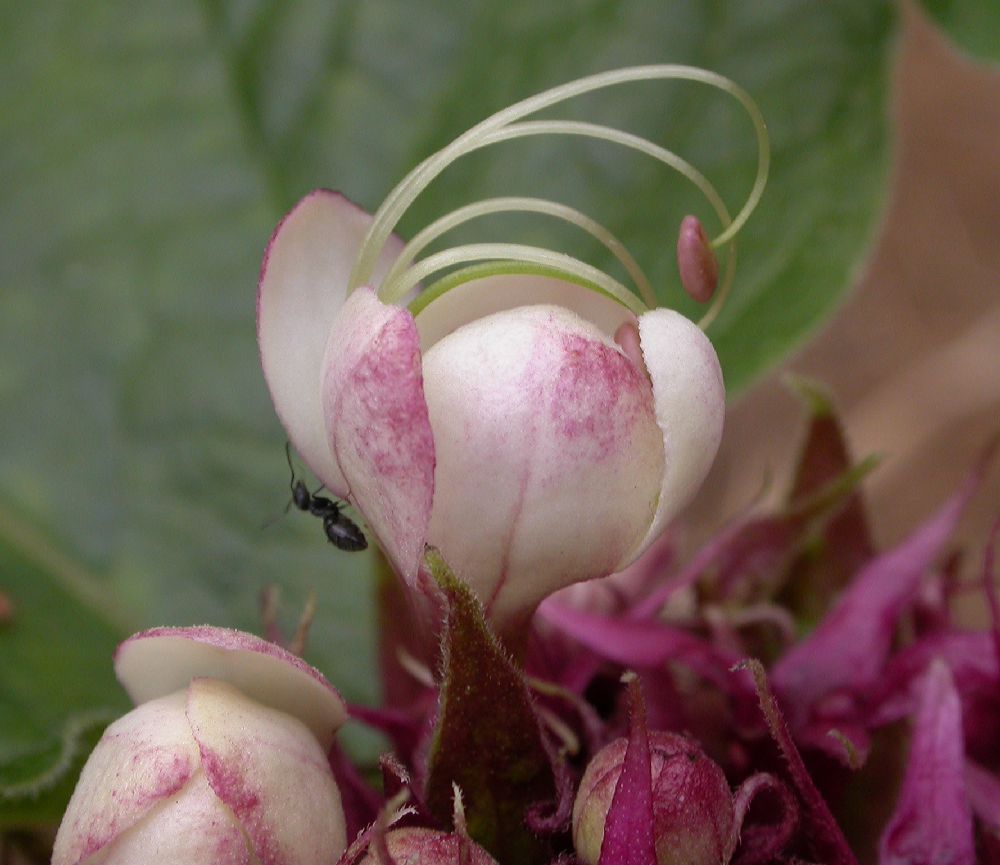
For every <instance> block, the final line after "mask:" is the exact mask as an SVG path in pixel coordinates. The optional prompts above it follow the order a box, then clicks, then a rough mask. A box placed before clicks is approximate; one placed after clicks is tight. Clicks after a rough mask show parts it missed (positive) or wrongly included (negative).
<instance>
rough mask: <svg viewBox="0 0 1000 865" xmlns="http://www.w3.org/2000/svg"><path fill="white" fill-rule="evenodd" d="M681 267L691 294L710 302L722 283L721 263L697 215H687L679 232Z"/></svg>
mask: <svg viewBox="0 0 1000 865" xmlns="http://www.w3.org/2000/svg"><path fill="white" fill-rule="evenodd" d="M677 267H678V268H679V270H680V272H681V284H682V285H683V286H684V291H686V292H687V293H688V296H690V297H691V298H693V299H694V300H696V301H698V303H708V302H709V301H710V300H711V299H712V295H714V294H715V287H716V286H717V285H718V283H719V265H718V262H716V260H715V253H714V252H712V246H711V244H710V243H709V242H708V238H707V237H706V236H705V229H704V228H702V225H701V222H700V221H699V219H698V217H697V216H685V217H684V219H683V221H682V222H681V230H680V233H679V234H678V235H677Z"/></svg>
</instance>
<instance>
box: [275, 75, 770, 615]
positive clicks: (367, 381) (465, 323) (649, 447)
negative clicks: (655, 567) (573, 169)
mask: <svg viewBox="0 0 1000 865" xmlns="http://www.w3.org/2000/svg"><path fill="white" fill-rule="evenodd" d="M655 78H682V79H687V80H693V81H698V82H701V83H703V84H709V85H712V86H714V87H717V88H721V89H723V90H725V91H727V92H728V93H730V94H731V95H733V96H734V97H735V98H737V99H738V100H739V101H740V102H741V104H743V105H744V107H746V108H747V110H748V112H749V113H750V115H751V117H752V119H753V120H754V122H755V124H756V126H757V130H758V139H759V141H760V143H761V163H760V171H759V175H758V182H757V183H756V184H755V186H754V188H753V190H752V192H751V195H750V198H749V199H748V201H747V204H746V205H745V206H744V208H743V210H742V211H741V213H740V214H738V215H737V217H736V219H735V220H730V218H729V215H728V213H726V212H725V208H721V210H718V213H719V218H720V221H721V222H722V223H723V225H724V231H723V233H722V234H721V235H720V236H719V237H717V238H715V239H714V241H712V243H713V244H719V243H725V242H726V241H728V240H729V239H730V238H731V237H732V236H733V235H734V234H735V233H736V231H737V230H738V229H739V227H740V226H741V225H742V223H743V221H744V220H745V219H746V217H747V216H748V215H749V212H750V210H752V208H753V206H754V205H755V203H756V200H757V198H758V197H759V195H760V191H761V189H762V187H763V182H764V177H765V175H766V166H767V156H766V139H765V138H764V133H763V125H762V123H761V122H760V120H759V114H758V113H757V110H756V108H755V107H754V106H753V103H752V102H751V101H750V100H749V97H747V96H746V94H745V93H744V92H743V91H742V90H740V89H739V88H737V87H736V86H735V85H733V84H731V83H730V82H728V81H726V80H725V79H722V78H720V77H719V76H715V75H713V74H711V73H707V72H704V71H702V70H694V69H689V68H687V67H672V66H662V67H661V66H653V67H641V68H633V69H624V70H618V71H616V72H611V73H605V74H603V75H597V76H592V77H590V78H584V79H580V80H579V81H576V82H572V83H571V84H568V85H564V86H563V87H559V88H555V89H554V90H551V91H547V92H545V93H542V94H540V95H538V96H536V97H533V98H531V99H528V100H525V101H524V102H522V103H518V104H517V105H514V106H512V107H510V108H508V109H506V110H504V111H502V112H500V113H498V114H496V115H494V116H493V117H490V118H488V119H487V120H485V121H483V122H482V123H480V124H479V125H477V126H475V127H473V128H472V129H471V130H469V131H468V132H467V133H465V134H464V135H462V136H460V137H459V138H458V139H456V140H455V141H454V142H453V143H452V144H450V145H449V146H447V147H445V148H444V149H443V150H441V151H439V152H438V153H436V154H434V155H432V156H431V157H429V158H428V159H427V160H425V161H424V162H423V163H421V164H420V165H419V166H418V167H417V168H416V169H414V171H413V172H412V173H411V174H410V175H408V176H407V177H406V178H405V179H404V180H403V181H402V182H401V183H400V184H399V185H398V186H397V187H396V189H395V190H394V191H393V192H392V193H391V194H390V195H389V197H388V198H387V199H386V201H385V202H384V203H383V205H382V207H381V208H380V209H379V210H378V211H377V212H376V214H375V215H374V216H369V215H367V214H366V213H364V212H363V211H361V210H360V209H359V208H357V207H355V206H354V205H352V204H350V203H349V202H348V201H347V200H346V199H344V198H343V197H341V196H340V195H337V194H335V193H332V192H328V191H324V190H319V191H316V192H313V193H311V194H310V195H308V196H306V197H305V198H304V199H303V200H302V201H301V202H300V203H299V204H298V205H297V206H296V207H295V208H294V209H293V210H292V211H291V213H289V214H288V216H286V217H285V219H284V220H283V221H282V222H281V224H280V225H279V226H278V228H277V229H276V231H275V233H274V235H273V237H272V238H271V242H270V244H269V246H268V248H267V252H266V254H265V258H264V263H263V266H262V270H261V277H260V283H259V289H258V297H257V326H258V340H259V345H260V354H261V361H262V365H263V368H264V374H265V377H266V379H267V383H268V386H269V388H270V391H271V396H272V398H273V400H274V404H275V407H276V409H277V413H278V415H279V417H280V419H281V421H282V423H283V424H284V426H285V429H286V430H287V432H288V436H289V438H290V440H291V442H292V444H293V445H294V446H295V448H296V449H297V450H298V452H299V453H300V454H301V456H302V458H303V459H304V460H305V461H306V463H307V464H308V465H309V467H310V468H311V469H312V470H313V471H314V472H315V474H316V475H317V476H318V477H319V478H320V480H322V482H323V483H324V484H325V485H326V487H327V488H328V489H329V490H330V491H331V492H333V493H334V494H335V495H337V496H340V497H342V498H344V499H347V500H348V501H350V502H351V503H352V504H354V505H355V506H356V507H357V508H358V509H359V510H360V512H361V513H362V514H363V516H364V518H365V520H366V521H367V523H368V526H369V528H370V530H371V531H372V532H373V533H374V535H375V536H376V537H377V539H378V541H379V543H380V544H381V546H382V548H383V550H384V551H385V553H386V554H387V556H388V557H389V559H390V560H391V561H392V563H393V565H394V567H395V568H396V570H397V571H398V572H399V574H400V575H402V576H403V577H404V578H405V579H406V580H407V581H409V582H411V583H413V582H414V581H415V579H416V576H417V573H418V569H419V567H420V563H421V559H422V556H423V551H424V548H425V545H426V544H428V543H429V544H432V545H434V546H436V547H438V548H439V549H440V550H441V551H442V553H443V555H444V557H445V559H446V560H447V561H448V562H449V564H450V565H451V566H452V567H453V568H454V570H455V572H456V573H457V574H458V575H459V576H460V577H461V578H462V579H464V580H465V581H466V582H468V583H469V584H470V585H471V586H472V587H473V589H474V590H475V591H476V593H477V594H478V595H479V597H480V599H481V600H482V601H483V602H484V603H485V604H486V605H487V609H488V612H489V614H490V616H491V618H492V620H493V622H494V623H495V624H496V625H497V626H498V627H499V628H501V629H502V630H504V629H507V628H509V627H511V626H513V625H516V624H518V623H519V622H523V621H524V620H525V619H526V618H527V616H528V615H530V612H531V611H532V610H533V609H534V607H535V606H536V605H537V604H538V602H539V601H540V600H541V599H542V598H544V597H545V596H546V595H548V594H550V593H551V592H553V591H555V590H556V589H558V588H561V587H563V586H566V585H569V584H571V583H574V582H577V581H580V580H585V579H589V578H592V577H599V576H604V575H607V574H610V573H613V572H615V571H619V570H621V569H622V568H624V567H625V566H627V565H628V564H629V563H630V562H632V561H633V560H635V559H636V558H637V557H638V556H639V555H640V554H641V553H642V552H643V550H645V549H646V548H647V547H648V546H649V545H650V544H651V543H652V542H653V541H654V540H655V539H656V538H657V537H658V536H659V534H660V533H661V532H662V531H663V529H664V527H665V526H666V524H667V522H668V521H669V520H670V519H671V518H672V517H673V516H674V515H675V514H676V513H677V512H678V510H679V509H680V508H682V507H683V506H684V505H685V504H686V503H687V502H688V501H689V499H690V498H691V497H692V495H693V494H694V493H695V491H696V490H697V488H698V487H699V485H700V484H701V481H702V479H703V477H704V476H705V474H706V472H707V471H708V469H709V467H710V465H711V463H712V461H713V459H714V456H715V453H716V449H717V447H718V444H719V439H720V436H721V432H722V419H723V408H724V398H725V394H724V389H723V383H722V374H721V370H720V367H719V363H718V359H717V357H716V354H715V351H714V349H713V348H712V345H711V343H710V342H709V341H708V339H707V338H706V337H705V335H704V334H703V332H702V329H701V328H699V327H698V326H696V325H695V324H694V323H692V322H691V321H689V320H688V319H686V318H685V317H684V316H682V315H680V314H679V313H677V312H674V311H672V310H668V309H662V308H661V309H656V308H650V307H655V305H656V298H655V295H654V294H653V291H652V288H651V287H650V285H649V281H648V280H647V279H646V277H645V276H644V275H643V273H642V271H641V270H640V269H639V268H638V265H636V263H635V261H634V259H632V257H631V256H630V255H629V254H628V253H627V251H625V250H624V247H623V246H622V244H621V243H620V242H619V241H618V240H617V239H616V238H614V237H613V236H612V235H611V234H610V233H609V232H608V231H607V230H606V229H604V228H603V227H601V226H600V225H598V224H597V223H595V222H593V220H591V219H590V218H589V217H586V216H584V215H583V214H581V213H579V212H577V211H575V210H573V209H572V208H569V207H566V206H564V205H561V204H558V203H555V202H551V201H547V200H544V199H538V198H513V197H511V198H496V199H489V200H484V201H480V202H476V203H475V204H472V205H468V206H467V207H463V208H460V209H459V210H457V211H455V212H453V213H451V214H448V215H446V216H444V217H441V218H440V219H439V220H437V221H436V222H434V223H433V224H432V225H431V226H429V227H428V228H427V229H425V230H423V231H421V232H419V233H418V234H417V235H416V237H415V238H414V240H413V241H411V243H410V244H408V245H404V244H403V243H402V242H401V241H399V240H398V239H396V238H395V237H394V236H393V235H392V231H393V229H394V228H395V225H396V223H397V221H398V219H399V217H400V216H401V215H402V214H403V212H404V211H405V210H406V209H407V208H408V207H409V205H410V204H411V203H412V202H413V200H414V199H415V198H416V197H417V196H418V195H419V194H420V192H421V191H422V190H423V189H424V188H425V187H426V186H427V184H428V183H430V182H431V181H432V180H433V178H434V177H435V176H436V175H437V174H439V173H440V172H441V171H443V170H444V169H445V168H446V167H447V166H448V165H449V164H450V163H451V162H453V161H454V160H455V159H457V158H459V157H460V156H462V155H464V154H465V153H467V152H469V151H472V150H475V149H478V148H480V147H484V146H487V145H489V144H493V143H498V142H501V141H506V140H509V139H513V138H517V137H521V136H526V135H536V134H543V133H549V134H557V135H577V136H579V135H585V136H589V137H593V138H599V139H602V140H605V141H610V142H612V143H617V144H620V145H623V146H625V147H629V148H632V149H635V150H639V151H642V152H644V153H646V154H648V155H650V156H653V157H654V158H657V159H659V160H661V161H663V162H665V163H667V164H668V165H670V166H671V167H673V168H676V169H677V170H680V171H681V172H682V173H683V174H685V176H687V177H688V178H689V179H690V180H692V182H694V183H695V185H696V186H698V188H699V189H701V190H702V191H703V192H706V190H708V192H706V194H707V195H708V197H709V200H710V201H712V202H713V206H715V204H716V203H718V201H719V200H718V198H717V196H715V194H714V190H712V189H711V186H710V185H709V184H708V182H707V180H706V179H705V178H704V177H703V176H702V175H700V174H699V173H698V172H697V171H696V170H695V169H694V168H693V167H692V166H690V165H688V164H687V163H686V162H684V161H683V160H681V159H680V158H679V157H676V156H675V155H674V154H672V153H670V152H669V151H666V150H665V149H663V148H662V147H658V146H657V145H654V144H652V143H650V142H648V141H645V140H643V139H639V138H637V137H636V136H630V135H627V134H626V133H622V132H620V131H618V130H615V129H609V128H607V127H599V126H596V125H594V124H584V123H575V122H562V121H524V120H523V118H524V117H527V116H529V115H531V114H533V113H534V112H536V111H538V110H541V109H543V108H546V107H548V106H551V105H554V104H556V103H558V102H561V101H563V100H565V99H568V98H570V97H572V96H576V95H579V94H582V93H586V92H589V91H591V90H596V89H598V88H601V87H607V86H611V85H618V84H623V83H626V82H629V81H638V80H644V79H655ZM500 212H530V213H539V214H544V215H547V216H550V217H553V218H556V219H560V220H563V221H566V222H569V223H571V224H573V225H575V226H577V227H578V228H580V229H582V230H584V231H586V232H588V233H589V234H591V235H592V236H593V237H594V238H596V239H597V240H598V241H599V242H601V243H602V244H604V245H605V246H606V247H607V249H608V250H609V251H610V252H611V253H612V254H613V255H614V256H616V257H617V258H618V260H619V261H620V262H621V264H622V266H623V268H624V269H625V270H626V271H627V272H628V273H629V274H630V276H631V277H632V278H633V281H634V282H635V283H636V286H637V288H638V291H639V292H640V293H641V294H642V298H643V299H640V298H639V297H638V296H637V295H636V294H635V293H633V292H631V291H630V290H629V289H627V288H626V287H625V286H624V285H622V284H621V283H620V282H618V281H617V280H616V279H614V278H612V277H611V276H609V275H608V274H606V273H604V272H602V271H601V270H599V269H597V268H594V267H592V266H590V265H589V264H586V263H584V262H582V261H579V260H577V259H575V258H572V257H570V256H568V255H563V254H560V253H556V252H552V251H550V250H547V249H540V248H538V247H533V246H526V245H520V244H472V245H468V246H460V247H455V248H452V249H449V250H446V251H444V252H438V253H434V254H432V255H430V256H428V257H426V258H423V259H421V260H419V261H418V260H417V257H418V255H419V254H420V253H421V252H423V251H424V249H425V248H426V247H427V245H428V244H430V243H432V242H433V241H434V240H436V239H437V238H438V237H439V236H441V235H442V234H444V233H445V232H447V231H448V230H450V229H452V228H454V227H456V226H458V225H461V224H463V223H465V222H467V221H469V220H471V219H475V218H477V217H480V216H485V215H489V214H493V213H500ZM725 226H728V227H725ZM706 243H707V241H706ZM459 265H462V267H461V268H460V269H458V270H453V271H451V272H449V273H448V275H447V276H445V277H443V278H441V279H439V280H438V281H437V282H434V283H432V284H430V285H428V286H427V287H426V288H425V289H424V290H423V291H422V292H420V285H421V283H423V282H424V281H425V280H427V278H428V277H430V276H432V275H433V274H435V273H437V272H438V271H440V270H442V269H444V268H449V267H452V266H459ZM466 265H471V266H466ZM728 275H731V274H727V276H728ZM724 281H725V280H724ZM724 294H725V292H724V291H720V292H719V295H718V297H717V301H719V302H721V300H722V296H723V295H724ZM407 301H409V305H408V306H406V305H404V303H406V302H407ZM717 311H718V304H716V305H714V306H713V307H712V309H710V310H709V312H708V313H707V314H706V319H707V320H711V318H713V317H714V315H715V313H716V312H717ZM703 323H704V322H703Z"/></svg>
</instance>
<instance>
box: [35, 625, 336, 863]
mask: <svg viewBox="0 0 1000 865" xmlns="http://www.w3.org/2000/svg"><path fill="white" fill-rule="evenodd" d="M115 667H116V672H117V674H118V677H119V679H120V680H121V681H122V683H123V684H124V685H125V687H126V690H128V691H129V693H130V694H131V695H132V696H133V698H136V695H137V694H142V697H141V698H140V700H139V703H140V704H139V705H138V706H137V707H136V708H135V709H133V710H132V711H131V712H129V713H128V714H127V715H126V716H125V717H123V718H121V719H119V720H118V721H116V722H115V723H113V724H112V725H111V726H110V727H108V729H107V730H106V731H105V733H104V735H103V736H102V738H101V740H100V742H98V744H97V747H96V748H95V749H94V752H93V753H92V754H91V755H90V758H89V759H88V761H87V763H86V765H85V766H84V768H83V772H82V773H81V775H80V780H79V782H78V784H77V787H76V790H75V791H74V793H73V797H72V798H71V799H70V803H69V807H68V808H67V811H66V814H65V816H64V817H63V821H62V824H61V825H60V827H59V832H58V834H57V836H56V841H55V849H54V852H53V856H52V865H82V863H97V862H101V863H108V865H110V863H116V865H133V863H135V865H139V863H142V865H145V863H151V862H157V863H160V862H183V863H185V865H201V863H205V865H209V863H211V865H250V863H254V862H281V863H287V865H328V863H330V862H333V861H335V860H336V858H337V856H339V855H340V853H341V851H342V850H343V849H344V846H345V842H346V838H345V828H344V813H343V809H342V807H341V801H340V793H339V791H338V789H337V786H336V783H335V782H334V779H333V775H332V773H331V771H330V767H329V764H328V762H327V759H326V749H327V748H328V747H329V745H330V741H332V733H333V731H334V729H336V727H337V726H339V724H340V723H341V722H342V721H343V720H344V717H345V714H346V713H345V710H344V706H343V702H342V701H341V700H340V697H339V695H338V694H337V693H336V691H334V690H333V688H331V687H330V686H329V684H327V683H326V681H325V679H323V678H322V676H320V674H319V673H318V672H316V671H315V670H313V669H312V668H311V667H308V666H307V665H306V664H304V663H303V662H302V661H301V660H299V659H298V658H296V657H295V656H293V655H290V654H289V653H287V652H285V651H284V650H283V649H280V648H278V647H277V646H274V645H272V644H270V643H266V642H265V641H263V640H259V639H258V638H256V637H253V636H251V635H249V634H241V633H239V632H235V631H225V630H222V629H217V628H190V629H158V630H156V631H149V632H146V633H145V634H138V635H136V636H135V637H132V638H131V639H130V640H127V641H126V642H125V643H123V644H122V646H121V647H119V650H118V652H117V654H116V659H115ZM179 683H180V684H179ZM178 684H179V687H175V686H178ZM321 741H322V744H321Z"/></svg>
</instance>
